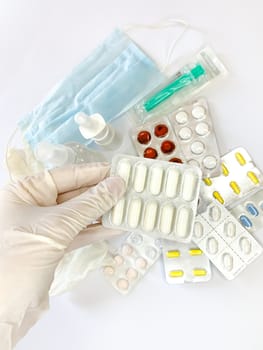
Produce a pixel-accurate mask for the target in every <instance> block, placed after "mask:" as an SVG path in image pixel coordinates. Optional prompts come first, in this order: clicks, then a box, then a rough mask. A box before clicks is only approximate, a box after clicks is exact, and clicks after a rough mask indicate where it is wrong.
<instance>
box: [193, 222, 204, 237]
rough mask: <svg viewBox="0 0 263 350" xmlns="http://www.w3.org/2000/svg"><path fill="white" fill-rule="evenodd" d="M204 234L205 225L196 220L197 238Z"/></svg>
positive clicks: (195, 234) (195, 233) (195, 231)
mask: <svg viewBox="0 0 263 350" xmlns="http://www.w3.org/2000/svg"><path fill="white" fill-rule="evenodd" d="M203 234H204V227H203V225H202V224H201V222H198V221H197V222H195V224H194V236H195V237H196V238H201V237H202V236H203Z"/></svg>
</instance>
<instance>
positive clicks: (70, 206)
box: [38, 176, 125, 245]
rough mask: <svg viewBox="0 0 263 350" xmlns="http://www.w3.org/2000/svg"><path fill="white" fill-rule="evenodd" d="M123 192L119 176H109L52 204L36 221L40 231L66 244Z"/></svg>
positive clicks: (110, 206)
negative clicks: (70, 196) (76, 194)
mask: <svg viewBox="0 0 263 350" xmlns="http://www.w3.org/2000/svg"><path fill="white" fill-rule="evenodd" d="M124 192H125V182H124V181H123V180H122V178H121V177H119V176H116V177H108V178H106V179H105V180H103V181H101V182H100V183H99V184H98V185H96V186H93V187H91V188H90V189H88V190H87V191H86V192H84V193H82V194H81V195H79V196H78V197H75V198H72V199H70V200H69V201H67V202H64V203H62V204H59V205H57V206H54V207H52V211H50V212H48V213H47V214H46V215H45V216H44V217H43V222H38V227H39V232H40V230H41V231H42V232H43V227H45V232H46V234H47V235H48V236H50V237H52V238H53V239H54V240H56V241H57V242H61V243H63V244H64V243H65V244H66V245H68V244H69V243H70V242H71V241H72V240H73V239H74V238H75V236H76V235H77V234H79V232H80V231H81V230H83V229H85V228H86V227H87V226H88V225H90V224H91V223H92V222H94V221H95V220H96V219H98V218H99V217H101V216H102V215H103V214H104V213H106V212H107V211H108V210H110V209H111V208H112V207H113V206H114V205H115V204H116V203H117V201H118V200H119V199H120V198H121V197H122V195H123V194H124Z"/></svg>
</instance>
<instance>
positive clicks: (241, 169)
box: [201, 147, 263, 207]
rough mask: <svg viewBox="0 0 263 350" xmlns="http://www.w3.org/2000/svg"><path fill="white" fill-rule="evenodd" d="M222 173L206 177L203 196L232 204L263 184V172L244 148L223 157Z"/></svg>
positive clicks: (226, 204) (225, 203)
mask: <svg viewBox="0 0 263 350" xmlns="http://www.w3.org/2000/svg"><path fill="white" fill-rule="evenodd" d="M221 163H222V174H221V175H220V176H218V177H214V178H205V179H204V183H205V186H203V187H202V190H201V195H202V197H203V198H206V199H209V200H212V199H216V200H217V201H218V202H219V203H221V204H224V205H225V206H227V207H228V206H230V205H232V204H233V203H235V202H236V201H237V200H240V199H242V198H244V197H245V196H247V195H248V194H249V193H252V192H253V191H257V190H258V189H259V187H260V186H262V184H263V174H262V173H261V171H260V170H259V169H258V168H257V167H256V165H255V164H254V162H253V160H252V159H251V157H250V155H249V154H248V152H247V151H246V150H245V149H244V148H241V147H239V148H236V149H234V150H233V151H231V152H229V153H227V154H226V155H224V156H223V157H222V159H221Z"/></svg>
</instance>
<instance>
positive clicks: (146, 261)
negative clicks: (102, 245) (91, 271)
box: [102, 233, 161, 294]
mask: <svg viewBox="0 0 263 350" xmlns="http://www.w3.org/2000/svg"><path fill="white" fill-rule="evenodd" d="M160 254H161V250H160V244H159V241H158V240H156V239H154V238H152V237H150V236H147V235H143V234H138V233H131V234H130V235H128V237H127V238H126V239H125V240H124V242H123V243H122V245H121V246H120V248H119V249H118V250H117V251H115V252H109V253H108V256H107V257H106V258H105V260H104V263H103V266H102V271H103V274H104V276H105V277H106V278H107V280H108V281H109V282H110V283H111V284H112V286H113V287H114V288H116V289H117V291H118V292H120V293H122V294H127V293H129V292H130V290H131V289H132V288H133V287H134V286H135V285H136V284H138V282H139V281H140V280H141V279H142V278H143V276H144V275H145V274H146V272H147V271H148V270H149V269H150V267H151V266H152V265H153V264H154V263H155V262H156V261H157V259H158V258H159V257H160Z"/></svg>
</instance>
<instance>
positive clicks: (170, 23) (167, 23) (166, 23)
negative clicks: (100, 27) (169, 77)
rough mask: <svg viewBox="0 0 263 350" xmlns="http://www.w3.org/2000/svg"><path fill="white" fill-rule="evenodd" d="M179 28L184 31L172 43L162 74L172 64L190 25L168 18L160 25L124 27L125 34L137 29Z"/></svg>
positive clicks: (159, 23)
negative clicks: (178, 46)
mask: <svg viewBox="0 0 263 350" xmlns="http://www.w3.org/2000/svg"><path fill="white" fill-rule="evenodd" d="M177 26H183V30H182V32H181V33H180V34H179V36H178V37H177V38H175V39H174V40H173V41H172V43H171V45H170V47H169V48H168V50H167V53H166V58H165V63H164V65H163V66H162V67H161V72H164V71H165V70H166V69H167V67H168V66H169V65H170V63H171V60H172V57H173V54H174V51H175V47H176V45H177V43H178V42H179V41H180V40H181V39H182V37H183V36H184V35H185V33H186V32H187V31H188V29H189V28H190V25H189V24H188V23H187V22H185V21H184V20H181V19H176V18H168V19H166V20H163V21H160V22H158V23H153V24H132V25H128V26H126V27H124V28H123V30H124V31H125V32H129V31H132V30H136V29H157V30H158V29H165V28H171V27H177Z"/></svg>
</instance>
